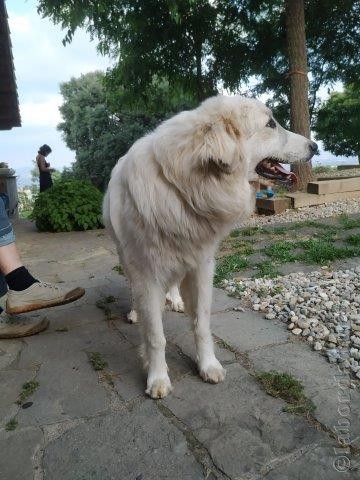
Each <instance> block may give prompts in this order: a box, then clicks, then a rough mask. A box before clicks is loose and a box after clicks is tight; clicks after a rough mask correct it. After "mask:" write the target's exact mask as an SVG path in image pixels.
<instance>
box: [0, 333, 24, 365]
mask: <svg viewBox="0 0 360 480" xmlns="http://www.w3.org/2000/svg"><path fill="white" fill-rule="evenodd" d="M21 348H22V342H21V340H0V370H5V369H6V368H10V367H11V365H12V364H13V363H14V362H15V361H16V359H17V358H18V356H19V354H20V352H21Z"/></svg>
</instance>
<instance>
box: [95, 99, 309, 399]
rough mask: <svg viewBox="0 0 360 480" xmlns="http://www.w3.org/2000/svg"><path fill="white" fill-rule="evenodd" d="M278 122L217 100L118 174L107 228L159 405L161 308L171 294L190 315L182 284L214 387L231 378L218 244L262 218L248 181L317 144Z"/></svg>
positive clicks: (140, 151) (246, 105)
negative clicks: (222, 351)
mask: <svg viewBox="0 0 360 480" xmlns="http://www.w3.org/2000/svg"><path fill="white" fill-rule="evenodd" d="M271 119H272V113H271V111H270V110H269V109H268V108H267V107H266V106H265V105H263V104H262V103H261V102H259V101H257V100H255V99H248V98H243V97H239V96H235V97H226V96H217V97H213V98H210V99H208V100H206V101H205V102H203V103H202V104H201V105H200V106H199V107H198V108H196V109H195V110H191V111H185V112H182V113H179V114H178V115H176V116H174V117H173V118H170V119H169V120H167V121H165V122H164V123H162V124H161V125H160V126H159V127H158V128H156V130H154V131H153V132H152V133H150V134H148V135H146V136H145V137H143V138H141V139H140V140H138V141H137V142H135V143H134V145H133V146H132V147H131V148H130V150H129V151H128V153H127V154H126V155H125V156H124V157H122V158H121V159H120V160H119V161H118V163H117V165H116V166H115V167H114V169H113V172H112V175H111V180H110V182H109V187H108V191H107V194H106V196H105V199H104V209H103V213H104V220H105V223H106V226H107V228H108V229H109V231H110V232H111V234H112V236H113V238H114V241H115V242H116V245H117V249H118V252H119V256H120V261H121V264H122V265H123V267H124V270H125V273H126V275H127V277H128V279H129V282H130V285H131V290H132V294H133V300H134V306H135V309H136V312H137V315H138V317H139V321H140V324H141V327H142V332H143V341H144V348H143V353H144V356H145V364H146V365H147V370H148V378H147V389H146V392H147V393H148V394H149V395H150V396H151V397H153V398H161V397H164V396H166V395H167V394H168V393H169V392H170V391H171V390H172V386H171V382H170V379H169V376H168V369H167V365H166V361H165V337H164V333H163V326H162V310H163V306H164V304H165V295H166V292H167V291H169V289H170V300H172V301H173V302H174V301H175V303H176V302H177V304H178V307H179V308H178V309H181V298H180V296H179V293H178V291H177V287H176V285H180V290H181V296H182V299H183V301H184V304H185V310H186V312H187V313H188V315H189V317H190V319H191V321H192V325H193V330H194V334H195V342H196V348H197V360H198V367H199V372H200V375H201V377H202V378H203V379H204V380H205V381H208V382H211V383H218V382H220V381H222V380H223V379H224V377H225V370H224V369H223V367H222V366H221V364H220V363H219V361H218V360H217V358H216V357H215V354H214V348H213V340H212V336H211V331H210V309H211V296H212V279H213V269H214V254H215V251H216V248H217V245H218V243H219V241H220V240H221V239H222V238H223V237H224V235H226V234H227V233H228V232H229V230H230V229H231V228H232V226H233V225H234V223H236V222H237V221H239V219H241V218H245V217H248V216H249V215H250V214H251V213H252V212H253V210H254V202H255V199H254V193H253V191H252V188H251V186H250V184H249V178H250V176H251V173H252V172H254V169H255V167H256V165H257V164H258V163H259V162H260V161H262V160H263V159H265V158H267V157H272V158H276V159H278V160H279V161H281V162H283V163H296V162H304V161H307V160H309V159H310V158H311V156H312V152H311V143H310V141H309V140H308V139H306V138H304V137H302V136H300V135H296V134H294V133H291V132H289V131H286V130H284V129H283V128H282V127H281V126H280V125H279V124H278V123H276V124H275V127H274V126H273V125H274V124H273V122H272V123H270V124H269V120H271ZM135 320H136V318H135Z"/></svg>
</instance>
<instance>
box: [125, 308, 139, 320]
mask: <svg viewBox="0 0 360 480" xmlns="http://www.w3.org/2000/svg"><path fill="white" fill-rule="evenodd" d="M126 318H127V321H128V322H129V323H137V322H138V316H137V313H136V310H131V311H130V312H129V313H128V314H127V315H126Z"/></svg>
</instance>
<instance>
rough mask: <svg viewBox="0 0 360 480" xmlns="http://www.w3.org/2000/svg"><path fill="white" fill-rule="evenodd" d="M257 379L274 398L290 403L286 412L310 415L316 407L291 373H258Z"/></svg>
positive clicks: (285, 408) (285, 409)
mask: <svg viewBox="0 0 360 480" xmlns="http://www.w3.org/2000/svg"><path fill="white" fill-rule="evenodd" d="M256 378H257V379H258V380H259V382H260V383H261V384H262V386H263V387H264V389H265V391H266V393H268V394H269V395H271V396H272V397H277V398H282V399H283V400H285V402H287V403H288V405H287V406H286V407H284V411H286V412H289V413H295V414H309V413H311V412H313V411H314V410H315V405H314V404H313V403H312V401H311V400H309V399H308V398H307V397H306V396H305V394H304V387H303V386H302V384H301V383H300V382H299V381H298V380H296V378H294V377H293V376H292V375H290V374H289V373H280V372H276V371H274V370H272V371H270V372H258V373H256Z"/></svg>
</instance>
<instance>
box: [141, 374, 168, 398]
mask: <svg viewBox="0 0 360 480" xmlns="http://www.w3.org/2000/svg"><path fill="white" fill-rule="evenodd" d="M172 389H173V387H172V385H171V382H170V379H169V377H167V378H157V379H155V380H153V381H148V387H147V389H146V390H145V393H147V394H148V395H149V396H150V397H151V398H154V399H156V398H164V397H166V396H167V395H169V393H170V392H171V391H172Z"/></svg>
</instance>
